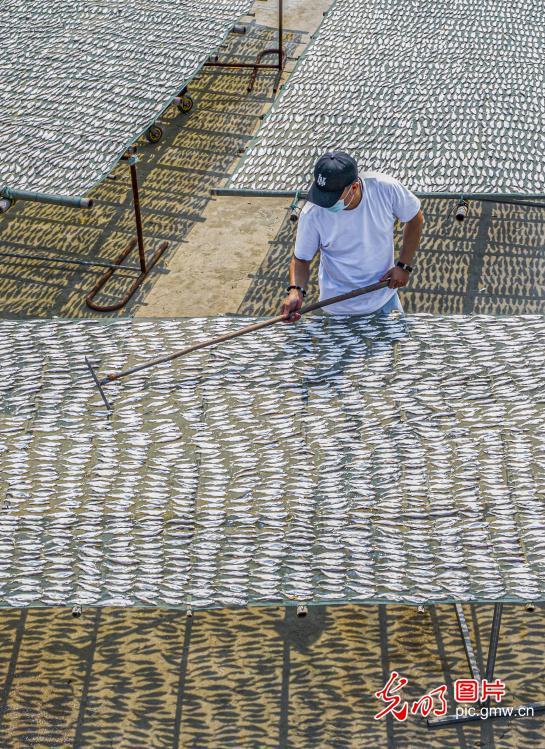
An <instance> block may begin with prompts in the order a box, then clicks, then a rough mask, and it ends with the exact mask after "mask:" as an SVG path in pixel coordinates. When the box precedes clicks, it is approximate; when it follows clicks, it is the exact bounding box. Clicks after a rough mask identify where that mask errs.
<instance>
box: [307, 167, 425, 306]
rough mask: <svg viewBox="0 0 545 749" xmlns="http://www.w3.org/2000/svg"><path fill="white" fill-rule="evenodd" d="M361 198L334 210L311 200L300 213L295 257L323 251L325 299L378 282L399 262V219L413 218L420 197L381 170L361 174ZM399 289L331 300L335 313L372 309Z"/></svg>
mask: <svg viewBox="0 0 545 749" xmlns="http://www.w3.org/2000/svg"><path fill="white" fill-rule="evenodd" d="M360 179H361V182H362V185H363V192H362V199H361V201H360V203H359V205H358V206H357V207H356V208H353V209H352V210H344V211H339V212H338V213H332V212H331V211H328V210H327V208H322V207H320V206H317V205H315V204H314V203H306V205H305V206H304V208H303V210H302V211H301V215H300V217H299V224H298V227H297V238H296V240H295V257H296V258H299V260H309V261H310V260H312V258H313V257H314V255H315V254H316V252H317V251H318V249H320V251H321V255H320V270H319V280H320V300H322V299H327V298H328V297H332V296H337V295H338V294H344V293H346V292H347V291H352V290H353V289H357V288H359V287H360V286H368V285H369V284H372V283H375V282H376V281H378V280H379V279H380V277H381V276H382V275H383V274H384V273H385V272H386V271H387V270H389V269H390V268H391V267H392V266H393V264H394V223H395V220H396V218H397V219H399V220H400V221H402V222H405V221H410V220H411V219H412V218H414V217H415V216H416V214H417V213H418V211H419V210H420V201H419V200H418V198H417V197H416V195H413V194H412V192H409V190H407V188H406V187H403V185H402V184H401V183H400V182H398V180H397V179H393V178H392V177H388V176H387V175H385V174H379V173H378V172H366V173H363V174H360ZM395 293H396V290H395V289H390V288H388V287H386V288H384V289H379V290H378V291H372V292H371V293H369V294H363V295H362V296H359V297H355V298H354V299H348V300H346V301H345V302H339V303H337V304H332V305H331V306H328V307H326V308H325V309H324V311H325V312H330V313H332V314H335V315H361V314H370V313H371V312H375V311H376V310H378V309H380V308H381V307H382V306H383V305H384V304H386V302H387V301H388V300H389V299H390V298H391V297H392V296H393V294H395Z"/></svg>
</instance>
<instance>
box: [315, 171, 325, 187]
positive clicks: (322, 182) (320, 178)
mask: <svg viewBox="0 0 545 749" xmlns="http://www.w3.org/2000/svg"><path fill="white" fill-rule="evenodd" d="M316 182H317V183H318V184H319V185H320V187H324V186H325V177H324V176H323V174H319V175H318V177H317V178H316Z"/></svg>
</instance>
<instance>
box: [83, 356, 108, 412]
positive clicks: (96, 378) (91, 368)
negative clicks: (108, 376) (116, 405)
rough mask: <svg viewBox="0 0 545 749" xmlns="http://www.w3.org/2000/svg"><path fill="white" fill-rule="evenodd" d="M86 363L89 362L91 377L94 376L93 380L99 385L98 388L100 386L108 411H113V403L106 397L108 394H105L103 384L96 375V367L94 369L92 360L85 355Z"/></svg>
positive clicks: (99, 389) (101, 395)
mask: <svg viewBox="0 0 545 749" xmlns="http://www.w3.org/2000/svg"><path fill="white" fill-rule="evenodd" d="M85 363H86V364H87V367H88V368H89V372H90V373H91V377H92V378H93V380H94V381H95V385H96V386H97V388H98V391H99V393H100V397H101V398H102V400H103V401H104V405H105V406H106V408H107V409H108V411H111V410H112V407H111V405H110V403H109V401H108V399H107V398H106V396H105V395H104V390H103V389H102V385H101V384H100V382H99V381H98V377H97V376H96V374H95V370H94V369H93V367H92V366H91V362H90V361H89V359H88V358H87V357H85Z"/></svg>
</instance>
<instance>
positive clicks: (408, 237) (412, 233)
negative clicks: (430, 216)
mask: <svg viewBox="0 0 545 749" xmlns="http://www.w3.org/2000/svg"><path fill="white" fill-rule="evenodd" d="M423 225H424V216H423V214H422V211H418V213H417V214H416V216H414V217H413V218H412V219H411V220H410V221H407V223H406V224H405V226H404V227H403V244H402V245H401V252H400V253H399V259H400V261H401V262H402V263H407V265H412V260H413V258H414V255H415V253H416V250H417V249H418V245H419V244H420V238H421V236H422V227H423ZM386 279H389V280H390V283H389V284H388V286H389V287H390V288H392V289H397V288H398V287H400V286H405V285H406V284H407V283H408V281H409V271H406V270H402V269H401V268H398V267H397V266H394V267H393V268H390V270H389V271H387V272H386V273H385V274H384V275H383V276H382V278H381V279H380V280H381V281H386Z"/></svg>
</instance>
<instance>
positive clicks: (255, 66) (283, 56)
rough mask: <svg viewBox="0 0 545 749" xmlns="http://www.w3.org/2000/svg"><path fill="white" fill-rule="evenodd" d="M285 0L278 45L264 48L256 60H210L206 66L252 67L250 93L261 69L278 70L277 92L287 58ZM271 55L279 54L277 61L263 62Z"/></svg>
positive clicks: (280, 3) (281, 1) (280, 1)
mask: <svg viewBox="0 0 545 749" xmlns="http://www.w3.org/2000/svg"><path fill="white" fill-rule="evenodd" d="M283 5H284V0H278V47H275V48H271V49H264V50H262V51H261V52H260V53H259V54H258V56H257V57H256V60H255V62H253V63H252V62H218V61H217V60H208V62H205V63H204V64H205V66H208V67H215V68H251V69H252V75H251V78H250V82H249V83H248V88H247V89H246V90H247V92H248V93H250V92H251V91H253V88H254V85H255V82H256V79H257V73H258V71H259V70H276V71H277V74H276V78H275V82H274V86H273V93H276V92H277V91H278V87H279V86H280V79H281V77H282V71H283V70H284V66H285V64H286V60H287V53H286V51H285V50H284V24H283V20H284V7H283ZM269 55H277V57H278V61H277V62H275V63H270V64H269V63H264V62H262V60H263V58H264V57H267V56H269Z"/></svg>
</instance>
